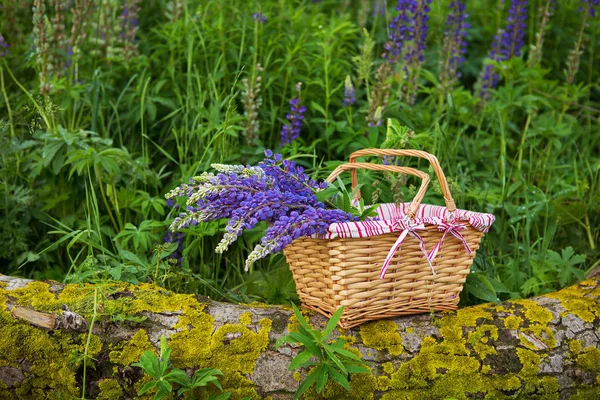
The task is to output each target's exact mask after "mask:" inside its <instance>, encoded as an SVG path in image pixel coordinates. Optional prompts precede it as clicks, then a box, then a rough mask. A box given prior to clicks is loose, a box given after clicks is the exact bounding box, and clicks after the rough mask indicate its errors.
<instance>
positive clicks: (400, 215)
mask: <svg viewBox="0 0 600 400" xmlns="http://www.w3.org/2000/svg"><path fill="white" fill-rule="evenodd" d="M409 205H410V203H400V204H395V203H388V204H381V205H380V206H379V207H378V208H377V210H376V212H377V217H374V218H373V219H371V220H367V221H359V222H344V223H336V224H331V225H329V231H328V232H326V233H325V234H322V235H313V236H312V237H315V238H319V239H335V238H363V237H369V236H376V235H383V234H384V233H390V232H395V231H397V230H398V221H399V220H400V221H401V220H403V219H404V216H405V215H406V211H407V210H408V206H409ZM447 214H448V210H447V209H446V207H444V206H434V205H430V204H421V205H420V207H419V209H418V211H417V214H416V215H415V223H417V224H418V223H423V224H427V225H440V223H442V222H443V221H445V219H446V215H447ZM455 218H456V219H455V220H456V221H468V222H469V223H470V224H471V226H473V228H475V229H477V230H479V231H481V232H487V231H488V230H489V228H490V226H492V224H493V223H494V221H495V219H496V217H494V215H492V214H484V213H478V212H473V211H466V210H456V213H455Z"/></svg>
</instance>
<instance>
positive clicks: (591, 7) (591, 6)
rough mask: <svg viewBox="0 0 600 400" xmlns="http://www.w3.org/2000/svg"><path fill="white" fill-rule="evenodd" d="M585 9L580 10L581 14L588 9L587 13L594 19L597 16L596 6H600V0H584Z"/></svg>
mask: <svg viewBox="0 0 600 400" xmlns="http://www.w3.org/2000/svg"><path fill="white" fill-rule="evenodd" d="M582 1H583V7H582V8H580V9H579V11H580V12H582V11H584V10H585V9H586V8H587V13H588V14H589V16H590V17H592V18H594V17H595V16H596V6H597V5H598V4H600V0H582Z"/></svg>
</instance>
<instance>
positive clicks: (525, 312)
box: [0, 275, 600, 400]
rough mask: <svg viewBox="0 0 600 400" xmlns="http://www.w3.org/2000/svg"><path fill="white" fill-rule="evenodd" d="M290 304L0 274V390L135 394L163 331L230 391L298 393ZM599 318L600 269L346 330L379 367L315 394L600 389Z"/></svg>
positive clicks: (527, 393)
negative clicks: (575, 279)
mask: <svg viewBox="0 0 600 400" xmlns="http://www.w3.org/2000/svg"><path fill="white" fill-rule="evenodd" d="M292 315H293V314H292V312H291V310H290V309H289V308H287V307H281V306H269V305H264V304H247V305H241V304H226V303H219V302H215V301H211V300H210V299H208V298H202V297H198V296H193V295H185V294H174V293H172V292H169V291H167V290H165V289H163V288H160V287H158V286H153V285H149V284H141V285H137V286H134V285H127V284H118V283H115V284H104V285H62V284H58V283H56V282H42V281H30V280H26V279H20V278H14V277H8V276H4V275H0V399H14V398H18V399H44V398H48V399H71V398H82V397H85V398H88V399H90V398H98V399H132V398H138V396H137V394H136V393H137V392H138V391H139V389H140V388H141V386H142V385H143V384H144V383H145V382H147V381H148V379H149V378H148V377H147V376H145V375H144V373H143V371H142V370H141V369H140V368H138V367H132V366H131V364H132V363H134V362H137V361H139V358H140V356H141V355H142V354H143V352H144V351H145V350H151V351H156V349H157V347H158V343H159V340H160V337H161V336H162V335H165V336H167V338H168V343H169V345H170V347H171V348H172V349H173V352H172V356H171V360H172V365H173V366H174V367H178V368H181V369H184V370H186V371H187V372H188V373H191V372H192V371H193V370H194V369H197V368H206V367H211V368H218V369H220V370H221V371H223V373H224V375H223V376H222V377H221V378H220V381H221V383H222V385H223V388H224V390H226V391H229V392H232V397H231V398H232V399H241V398H244V397H250V398H252V399H259V398H263V399H273V400H275V399H291V398H293V394H294V392H295V390H296V389H297V388H298V385H299V380H301V379H302V377H303V376H305V374H306V371H303V372H302V373H293V372H290V371H288V365H289V363H290V361H291V359H292V358H293V357H294V355H295V354H297V353H298V352H299V351H301V349H300V348H299V347H295V346H291V345H283V346H281V347H280V348H279V349H278V350H276V349H275V346H274V343H275V341H276V340H277V338H279V337H280V336H281V335H284V334H286V333H287V332H288V330H289V329H294V326H296V322H295V320H294V318H293V316H292ZM306 315H307V320H309V322H310V323H311V324H313V325H314V326H315V327H317V328H323V327H324V326H325V324H326V322H327V321H326V319H325V318H323V317H321V316H320V315H314V314H311V313H307V314H306ZM599 326H600V278H599V277H597V276H596V277H592V279H588V280H586V281H583V282H581V283H579V284H576V285H574V286H572V287H569V288H566V289H563V290H561V291H559V292H556V293H552V294H548V295H545V296H541V297H537V298H533V299H528V300H515V301H507V302H504V303H502V304H489V303H488V304H483V305H478V306H473V307H467V308H463V309H460V310H458V311H457V312H449V313H434V314H431V315H415V316H409V317H400V318H394V319H389V320H380V321H376V322H371V323H367V324H364V325H362V326H360V327H357V328H355V329H352V330H348V331H342V330H338V329H336V332H335V334H334V336H336V337H337V336H340V335H341V336H342V337H343V338H345V339H346V340H347V341H348V346H349V347H350V348H352V349H355V350H353V351H359V352H360V353H361V355H362V358H363V360H364V361H365V364H366V365H367V366H368V367H369V368H370V369H371V371H372V373H371V374H356V375H352V376H351V379H350V382H351V391H350V392H346V390H345V389H343V388H342V387H341V386H338V385H337V384H335V383H333V382H329V383H328V384H327V386H326V387H325V389H324V390H323V392H322V393H321V395H317V394H316V393H315V392H314V390H313V391H309V392H307V394H306V396H305V398H326V399H344V398H348V399H361V400H362V399H374V398H375V399H378V398H383V399H446V398H457V399H458V398H491V399H501V398H525V399H535V398H539V399H567V398H571V399H573V398H574V399H577V398H581V399H586V400H591V399H595V398H600V374H599V373H600V350H599V349H598V348H599V345H600V332H599ZM84 377H85V379H84ZM84 387H85V393H84ZM146 398H152V397H151V396H150V397H148V396H147V397H146Z"/></svg>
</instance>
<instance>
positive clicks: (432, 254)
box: [427, 231, 448, 262]
mask: <svg viewBox="0 0 600 400" xmlns="http://www.w3.org/2000/svg"><path fill="white" fill-rule="evenodd" d="M447 233H448V231H444V234H443V235H442V237H441V238H440V241H439V242H437V244H436V245H435V247H434V248H433V249H431V251H430V252H429V256H428V257H427V258H428V259H429V261H430V262H433V260H434V258H435V257H436V256H437V254H438V251H440V249H441V248H442V243H443V242H444V239H445V238H446V234H447Z"/></svg>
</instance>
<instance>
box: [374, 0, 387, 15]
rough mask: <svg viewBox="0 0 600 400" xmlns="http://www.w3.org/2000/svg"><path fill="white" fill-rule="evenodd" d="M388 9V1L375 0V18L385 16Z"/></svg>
mask: <svg viewBox="0 0 600 400" xmlns="http://www.w3.org/2000/svg"><path fill="white" fill-rule="evenodd" d="M386 9H387V0H375V3H374V4H373V16H376V15H384V14H385V11H386Z"/></svg>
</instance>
